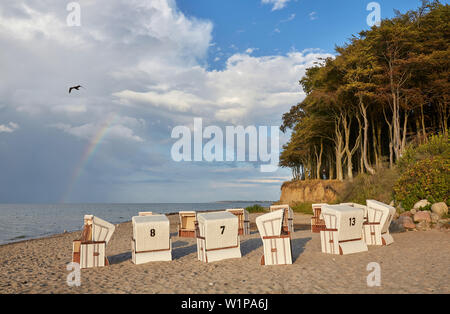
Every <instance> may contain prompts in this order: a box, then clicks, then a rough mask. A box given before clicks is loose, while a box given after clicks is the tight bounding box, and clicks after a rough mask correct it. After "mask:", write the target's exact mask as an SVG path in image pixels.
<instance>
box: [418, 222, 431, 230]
mask: <svg viewBox="0 0 450 314" xmlns="http://www.w3.org/2000/svg"><path fill="white" fill-rule="evenodd" d="M416 227H417V230H420V231H428V230H431V222H429V221H425V220H422V221H421V222H419V223H418V224H417V225H416Z"/></svg>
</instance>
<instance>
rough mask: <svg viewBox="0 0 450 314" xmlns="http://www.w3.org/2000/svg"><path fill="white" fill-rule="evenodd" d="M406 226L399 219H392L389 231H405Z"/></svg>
mask: <svg viewBox="0 0 450 314" xmlns="http://www.w3.org/2000/svg"><path fill="white" fill-rule="evenodd" d="M405 231H406V230H405V227H404V226H403V225H402V224H401V223H400V221H399V219H396V220H392V222H391V225H390V226H389V232H391V233H396V232H405Z"/></svg>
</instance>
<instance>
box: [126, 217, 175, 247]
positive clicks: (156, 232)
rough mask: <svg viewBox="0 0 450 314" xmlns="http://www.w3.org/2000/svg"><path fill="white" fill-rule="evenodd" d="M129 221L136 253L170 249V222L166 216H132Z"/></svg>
mask: <svg viewBox="0 0 450 314" xmlns="http://www.w3.org/2000/svg"><path fill="white" fill-rule="evenodd" d="M131 221H132V224H133V239H134V240H135V241H136V251H137V252H143V251H153V250H164V249H167V248H169V247H170V243H169V241H170V222H169V219H168V218H167V216H166V215H152V216H134V217H133V218H132V219H131Z"/></svg>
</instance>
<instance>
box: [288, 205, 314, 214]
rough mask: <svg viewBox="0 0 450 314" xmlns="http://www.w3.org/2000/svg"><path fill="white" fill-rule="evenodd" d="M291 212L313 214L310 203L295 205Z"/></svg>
mask: <svg viewBox="0 0 450 314" xmlns="http://www.w3.org/2000/svg"><path fill="white" fill-rule="evenodd" d="M292 210H293V211H294V212H296V213H303V214H309V215H312V214H313V210H312V203H308V202H306V203H297V204H295V205H294V206H293V207H292Z"/></svg>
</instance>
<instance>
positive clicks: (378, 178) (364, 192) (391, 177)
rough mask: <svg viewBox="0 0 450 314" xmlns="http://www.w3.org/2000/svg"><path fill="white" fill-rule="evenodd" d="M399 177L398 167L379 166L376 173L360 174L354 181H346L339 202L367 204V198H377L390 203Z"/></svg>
mask: <svg viewBox="0 0 450 314" xmlns="http://www.w3.org/2000/svg"><path fill="white" fill-rule="evenodd" d="M397 178H398V171H397V169H396V168H393V169H389V168H379V169H377V172H376V173H375V174H374V175H370V174H365V173H362V174H359V175H357V176H356V177H355V178H354V179H353V181H347V182H346V183H345V186H344V188H343V190H342V192H341V193H340V194H339V199H338V203H348V202H352V203H359V204H366V200H368V199H375V200H378V201H381V202H383V203H386V204H389V203H390V202H391V200H392V199H393V194H392V189H393V186H394V183H395V181H396V180H397Z"/></svg>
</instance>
